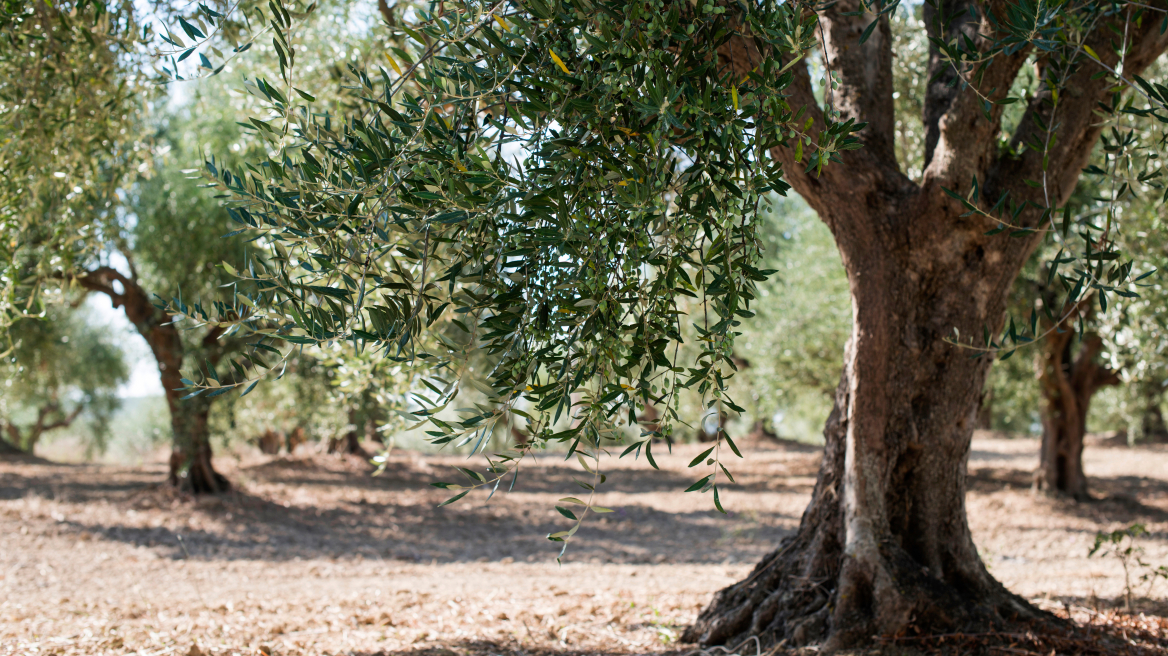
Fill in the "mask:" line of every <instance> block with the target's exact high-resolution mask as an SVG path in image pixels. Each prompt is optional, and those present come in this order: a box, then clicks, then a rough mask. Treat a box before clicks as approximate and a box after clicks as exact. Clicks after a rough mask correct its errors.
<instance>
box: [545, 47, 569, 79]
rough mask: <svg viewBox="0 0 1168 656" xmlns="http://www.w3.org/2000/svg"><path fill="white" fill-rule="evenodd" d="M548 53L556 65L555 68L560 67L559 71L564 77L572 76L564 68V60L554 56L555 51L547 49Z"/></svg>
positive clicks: (565, 67)
mask: <svg viewBox="0 0 1168 656" xmlns="http://www.w3.org/2000/svg"><path fill="white" fill-rule="evenodd" d="M548 52H549V53H551V55H552V61H554V62H555V63H556V66H559V67H560V70H562V71H563V72H564V73H565V74H566V75H571V74H572V71H569V70H568V67H567V66H564V60H562V59H560V56H559V55H557V54H556V51H555V50H552V49H551V48H548Z"/></svg>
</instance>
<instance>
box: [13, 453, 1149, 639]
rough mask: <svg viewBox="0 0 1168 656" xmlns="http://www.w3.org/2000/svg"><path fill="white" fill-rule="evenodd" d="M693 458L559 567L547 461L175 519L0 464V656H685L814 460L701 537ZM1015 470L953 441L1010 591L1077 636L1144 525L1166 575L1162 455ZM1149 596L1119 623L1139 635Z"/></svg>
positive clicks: (276, 493)
mask: <svg viewBox="0 0 1168 656" xmlns="http://www.w3.org/2000/svg"><path fill="white" fill-rule="evenodd" d="M697 449H698V447H696V445H695V446H683V447H678V448H675V450H674V454H673V455H665V454H661V455H658V456H657V460H658V463H659V464H660V465H661V467H662V469H663V471H660V472H652V471H647V469H648V468H647V465H646V464H645V463H644V460H643V459H642V460H641V461H639V462H633V461H630V460H628V459H626V460H624V461H613V462H612V463H611V464H610V465H609V467H610V470H609V472H608V475H609V479H608V482H607V483H606V484H605V485H604V486H602V488H601V490H602V492H601V493H600V494H599V495H598V498H597V503H599V504H600V505H602V506H606V507H608V508H612V509H613V510H614V511H615V512H613V513H611V514H607V515H600V516H597V517H596V518H590V519H589V521H588V522H587V523H586V524H585V525H584V528H582V529H581V530H580V531H579V533H578V534H577V536H576V539H575V541H574V542H573V543H572V544H571V546H570V548H569V550H568V552H567V555H566V556H565V559H564V564H563V565H562V566H561V565H557V564H556V562H555V557H556V555H557V553H558V550H557V548H556V546H555V545H553V544H552V543H550V542H548V541H547V540H546V539H545V538H544V536H545V535H546V534H547V533H549V532H553V531H562V530H565V529H566V528H568V526H569V525H570V522H569V521H568V520H566V519H565V518H563V517H561V516H560V515H559V514H558V513H557V512H556V511H555V510H554V505H555V501H556V499H558V498H560V497H564V496H569V495H571V496H579V495H580V493H581V492H582V491H581V490H580V489H579V488H577V487H576V486H575V484H574V483H573V482H572V478H573V477H581V478H583V472H582V471H581V470H580V466H579V465H578V464H577V463H576V462H575V461H571V462H565V461H564V460H563V459H562V458H561V457H559V456H552V455H549V456H543V457H540V458H538V459H536V461H535V462H532V463H529V464H526V465H524V467H523V468H522V470H521V474H520V477H519V481H518V483H517V484H516V486H515V489H514V491H512V492H511V493H509V494H504V493H503V491H502V490H500V492H499V493H498V494H496V495H495V496H494V498H492V499H490V500H489V501H488V500H487V496H486V494H485V493H483V494H479V493H476V494H473V495H470V496H468V497H467V498H465V499H463V500H462V501H461V502H459V503H457V504H455V505H452V506H447V507H445V508H437V507H436V505H437V504H438V503H439V502H441V501H442V500H443V499H445V498H446V497H448V496H449V493H447V492H446V491H444V490H439V489H435V488H433V487H430V486H429V485H427V484H428V483H430V482H433V481H435V480H448V481H449V480H455V479H454V478H453V476H454V475H453V474H451V472H450V471H449V466H450V465H463V466H465V465H467V464H468V463H467V461H466V460H465V459H463V458H460V457H450V456H441V457H439V456H422V455H418V454H410V453H404V454H402V453H399V454H395V455H392V456H391V457H390V461H389V465H388V467H387V470H386V472H385V473H384V474H383V475H381V476H378V477H371V476H369V472H370V467H369V466H368V465H366V464H365V463H363V462H362V461H360V460H357V459H353V458H350V459H347V460H345V459H337V458H333V457H329V456H320V455H303V456H295V457H277V458H272V457H261V456H258V455H250V456H243V457H241V458H239V459H238V460H233V459H232V458H230V457H221V458H220V459H219V461H218V463H219V466H220V468H221V470H222V471H223V472H224V473H225V474H227V475H228V476H229V477H230V478H231V479H232V480H233V481H234V483H235V484H236V489H235V491H234V492H232V493H231V494H229V495H226V496H223V497H219V498H209V499H197V500H196V499H192V498H189V497H184V496H181V495H177V494H175V493H172V492H169V491H168V490H167V489H165V488H160V487H158V486H157V485H155V484H156V483H157V482H158V481H159V480H161V479H162V477H163V475H164V468H163V466H162V465H161V464H156V465H149V466H146V467H142V468H127V467H116V466H109V465H62V464H53V463H49V462H46V461H40V460H22V461H12V460H9V461H0V656H7V655H8V654H129V653H137V654H140V655H141V656H162V655H163V654H179V655H187V654H214V655H216V656H227V655H230V654H260V653H264V654H289V655H291V654H297V655H299V654H334V655H335V654H378V653H385V654H391V653H404V652H412V653H418V654H423V655H428V656H460V655H462V654H466V653H471V652H473V653H476V654H482V653H510V654H525V653H526V654H547V653H551V652H562V653H572V654H582V653H597V652H604V653H609V654H628V653H646V652H663V651H673V650H678V649H685V647H684V646H679V645H677V644H676V642H675V640H676V637H677V636H678V635H679V633H680V630H681V628H682V627H684V625H685V624H686V623H687V622H689V621H691V620H692V619H693V618H694V616H695V615H696V614H697V612H698V611H699V610H700V609H701V608H702V606H703V605H704V604H705V603H707V602H708V601H709V599H710V596H711V593H713V592H714V591H715V590H717V589H719V588H721V587H723V586H725V585H728V584H730V583H732V582H734V581H735V580H737V579H740V578H742V577H743V576H744V575H745V574H746V573H747V572H748V570H749V569H750V566H751V564H752V563H753V562H754V561H756V560H757V559H758V558H760V557H761V556H762V555H764V554H765V553H766V552H768V551H769V550H770V549H772V548H773V547H774V546H775V544H776V543H777V542H778V541H779V540H780V539H781V538H782V537H783V536H785V535H787V534H789V533H790V532H791V531H792V530H793V529H794V528H795V527H796V526H797V524H798V521H799V517H800V514H801V513H802V510H803V508H804V505H805V504H806V502H807V499H808V496H809V494H810V490H811V486H812V484H813V482H814V475H815V471H816V466H817V463H818V459H819V450H818V449H816V448H812V447H807V446H800V445H797V444H785V445H773V444H771V445H767V444H760V445H754V446H752V448H750V449H749V452H748V453H747V454H746V455H747V459H746V460H745V461H744V462H737V463H734V464H732V471H733V472H734V473H735V476H736V478H737V480H738V484H737V485H735V486H728V487H727V488H726V490H725V492H724V493H723V498H722V501H723V504H724V505H725V506H726V508H727V509H728V510H729V511H730V512H729V514H727V515H721V514H719V513H717V512H715V511H714V510H713V507H712V506H713V504H712V499H710V498H709V496H707V495H700V494H698V493H691V494H683V493H682V492H681V490H682V489H684V488H685V487H686V486H687V485H688V484H689V483H690V482H691V481H692V480H693V479H695V478H697V476H695V475H694V474H693V471H692V470H690V471H687V470H686V465H687V464H688V462H689V461H690V459H691V458H693V457H694V456H695V455H696V454H697V453H698V451H697ZM659 450H660V451H663V449H659ZM1036 451H1037V443H1036V442H1035V441H1033V440H1021V439H1019V440H1005V439H989V438H985V439H977V440H975V442H974V447H973V454H972V456H971V459H970V465H969V467H970V472H971V475H972V484H971V491H970V495H969V499H968V508H969V516H970V521H971V523H972V527H973V532H974V536H975V539H976V541H977V543H978V546H979V548H980V550H981V553H982V555H983V558H984V559H985V560H986V562H987V563H988V565H989V566H990V568H991V571H992V572H993V573H994V575H996V576H997V577H998V578H999V579H1000V580H1002V581H1003V582H1004V583H1005V584H1006V585H1007V586H1008V587H1009V588H1010V589H1012V590H1014V591H1016V592H1018V593H1020V594H1022V595H1024V596H1026V597H1029V598H1031V599H1033V600H1035V601H1037V602H1039V603H1041V604H1043V605H1044V606H1046V607H1048V608H1062V607H1064V605H1065V606H1067V607H1070V608H1071V609H1072V610H1073V611H1074V612H1076V613H1078V616H1079V617H1080V619H1082V618H1083V617H1089V616H1091V614H1093V613H1094V612H1095V610H1094V609H1106V608H1108V607H1113V606H1114V605H1115V604H1116V603H1117V599H1118V598H1119V597H1120V596H1121V592H1122V589H1123V584H1124V579H1123V572H1122V568H1121V565H1120V563H1119V562H1118V561H1117V560H1113V559H1099V558H1091V559H1088V558H1087V552H1088V550H1089V548H1090V546H1091V543H1092V541H1093V539H1094V535H1095V533H1096V531H1099V530H1112V529H1115V528H1119V527H1123V526H1127V525H1129V524H1132V523H1136V522H1140V523H1144V524H1145V525H1146V526H1147V528H1148V530H1149V531H1150V532H1151V534H1150V535H1149V536H1147V537H1146V538H1145V539H1144V540H1143V541H1142V546H1143V547H1144V548H1145V549H1146V554H1145V560H1147V561H1148V562H1152V563H1155V564H1168V450H1166V449H1164V448H1140V449H1128V448H1116V447H1103V446H1093V447H1091V448H1089V449H1088V452H1087V461H1086V469H1087V472H1088V474H1089V476H1091V481H1092V484H1093V491H1094V494H1095V495H1096V496H1097V497H1098V498H1099V500H1098V501H1095V502H1092V503H1086V504H1074V503H1070V502H1062V501H1052V500H1048V499H1045V498H1036V497H1035V496H1033V495H1032V494H1031V493H1030V491H1029V480H1030V472H1031V470H1032V468H1033V466H1034V463H1035V461H1036ZM474 462H475V461H472V464H473V463H474ZM629 470H636V471H635V472H634V471H629ZM703 475H704V474H703ZM1166 593H1168V582H1164V581H1162V582H1160V584H1159V587H1158V588H1153V589H1152V594H1151V598H1150V599H1149V600H1145V601H1143V602H1141V604H1142V605H1141V608H1142V610H1143V611H1144V612H1145V613H1147V614H1148V616H1149V617H1148V621H1149V622H1151V624H1149V626H1152V627H1153V630H1162V629H1163V627H1164V626H1165V623H1164V621H1163V619H1162V618H1163V617H1164V616H1165V615H1166V614H1168V613H1166V612H1165V611H1166V610H1168V608H1166V605H1165V603H1164V601H1163V600H1164V598H1165V595H1166ZM1155 627H1159V629H1156V628H1155ZM751 653H753V652H751ZM1026 653H1029V652H1026Z"/></svg>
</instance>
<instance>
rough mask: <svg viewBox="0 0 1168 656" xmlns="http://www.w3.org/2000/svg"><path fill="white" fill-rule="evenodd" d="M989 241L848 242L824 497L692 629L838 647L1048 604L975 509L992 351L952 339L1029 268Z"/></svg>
mask: <svg viewBox="0 0 1168 656" xmlns="http://www.w3.org/2000/svg"><path fill="white" fill-rule="evenodd" d="M856 223H858V222H856ZM856 223H853V224H852V225H855V224H856ZM869 243H876V239H875V238H874V239H873V240H872V241H871V242H869ZM978 251H979V248H978V247H977V246H976V244H974V245H972V247H971V252H969V253H967V254H966V255H967V257H962V256H961V255H958V256H956V257H953V258H952V260H954V261H955V264H953V265H950V266H939V265H940V264H941V262H940V261H939V260H940V259H941V258H946V259H948V258H949V257H950V254H947V253H946V254H943V253H942V252H941V251H940V250H936V247H935V245H933V244H931V243H930V240H922V241H921V242H919V243H918V244H913V245H912V246H911V247H910V248H909V249H907V250H905V251H902V252H900V253H899V254H896V252H895V251H892V253H894V254H895V255H894V256H893V257H890V258H888V260H885V261H882V260H881V259H880V258H871V259H870V260H868V261H866V262H857V261H855V258H856V257H857V256H861V257H862V256H864V255H865V249H861V248H857V249H855V250H852V251H850V252H849V250H848V249H845V261H846V260H847V259H852V260H853V261H852V266H850V267H849V274H850V278H851V283H852V298H853V308H854V311H855V326H854V329H853V333H852V337H851V340H850V341H849V344H848V349H847V355H846V361H845V367H844V373H843V376H842V380H841V382H840V385H839V388H838V390H837V392H836V398H835V408H834V410H833V411H832V414H831V417H830V418H829V419H828V423H827V428H826V430H825V433H824V435H825V439H826V447H825V455H824V460H823V464H822V466H821V468H820V472H819V478H818V482H817V484H816V487H815V491H814V494H813V496H812V500H811V503H810V505H809V507H808V508H807V510H806V512H805V513H804V515H803V519H802V522H801V525H800V527H799V530H798V533H797V534H796V535H795V536H794V537H793V538H790V539H789V540H787V541H786V542H785V543H784V544H783V545H782V546H780V547H779V549H777V550H776V551H774V552H773V553H772V554H771V555H769V556H768V557H767V558H766V559H764V560H763V561H762V563H760V564H759V565H758V567H756V568H755V570H754V572H753V573H752V574H751V575H750V577H748V578H747V579H746V580H745V581H743V582H741V583H738V584H736V585H734V586H731V587H729V588H726V589H725V590H722V591H721V592H719V593H718V595H717V596H716V597H715V599H714V602H713V603H712V604H711V605H710V606H709V607H708V608H707V609H706V610H705V612H703V613H702V615H701V616H700V617H699V618H698V621H697V622H696V623H695V624H694V625H693V626H692V627H690V629H689V630H688V631H687V632H686V634H685V635H684V636H683V640H686V641H690V642H700V643H703V644H728V645H733V644H737V642H738V641H741V640H743V639H745V638H746V637H748V636H759V637H760V638H762V639H763V641H764V643H772V644H773V643H775V642H778V641H781V640H786V641H787V644H788V645H800V644H806V643H809V642H813V641H823V640H825V641H826V644H825V645H824V647H825V648H826V649H832V648H836V647H843V646H848V645H854V644H857V643H861V642H865V641H867V640H868V639H869V638H871V637H872V636H877V635H882V634H886V633H892V632H897V631H903V630H905V629H906V628H908V627H913V628H915V629H917V630H922V631H929V630H939V631H943V632H949V631H962V630H975V629H984V628H986V627H988V626H994V625H996V624H1003V623H1005V622H1007V621H1010V620H1013V619H1016V618H1036V617H1039V616H1040V613H1039V612H1038V611H1036V610H1035V609H1033V607H1031V606H1030V605H1029V604H1027V603H1026V602H1025V601H1023V600H1021V599H1020V598H1018V597H1016V596H1015V595H1013V594H1011V593H1010V592H1008V591H1007V590H1006V589H1005V588H1004V587H1003V586H1002V585H1001V584H1000V583H998V582H997V581H996V580H994V578H993V577H991V576H990V575H989V573H988V572H987V571H986V568H985V566H984V565H983V564H982V562H981V559H980V558H979V556H978V552H977V547H976V546H975V545H974V543H973V539H972V536H971V534H970V531H969V526H968V523H967V522H966V515H965V483H966V462H967V458H968V455H969V447H970V440H971V437H972V432H973V427H974V425H975V422H976V420H977V414H978V408H979V405H980V399H981V394H982V388H983V385H984V381H985V377H986V373H987V372H988V368H989V365H990V363H991V358H990V357H988V356H983V357H980V358H975V359H971V358H970V357H969V353H968V352H966V351H962V350H961V349H959V348H957V347H955V346H953V345H951V344H949V343H947V342H946V341H945V339H944V338H945V337H946V333H948V332H949V328H948V327H951V326H955V325H956V326H960V327H962V328H965V329H967V330H969V329H972V328H973V327H975V326H981V325H987V324H988V325H996V324H999V323H1000V321H1001V319H1000V318H1001V315H1002V314H1001V313H1002V310H1003V307H1004V300H1005V291H1006V290H1007V289H1009V286H1010V282H1011V281H1012V280H1013V275H1012V274H1006V275H1003V274H1001V273H998V274H992V273H991V272H990V271H988V270H987V269H988V268H990V267H991V266H992V265H989V264H987V263H986V262H985V261H984V258H981V257H979V256H978ZM848 256H851V258H849V257H848ZM963 261H964V263H963ZM975 273H977V274H979V275H973V274H975Z"/></svg>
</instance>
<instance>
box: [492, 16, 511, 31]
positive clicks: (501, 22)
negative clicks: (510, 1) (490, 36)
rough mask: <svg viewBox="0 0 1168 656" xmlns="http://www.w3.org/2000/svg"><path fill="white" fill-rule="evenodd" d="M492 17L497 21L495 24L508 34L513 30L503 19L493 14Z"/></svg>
mask: <svg viewBox="0 0 1168 656" xmlns="http://www.w3.org/2000/svg"><path fill="white" fill-rule="evenodd" d="M492 17H493V18H494V19H495V22H496V23H498V24H499V27H501V28H503V29H504V30H506V31H507V32H510V31H511V28H509V27H507V23H505V22H503V19H502V18H499V17H498V16H494V15H493V14H492Z"/></svg>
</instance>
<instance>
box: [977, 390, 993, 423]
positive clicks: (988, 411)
mask: <svg viewBox="0 0 1168 656" xmlns="http://www.w3.org/2000/svg"><path fill="white" fill-rule="evenodd" d="M974 428H977V429H978V430H993V429H994V391H993V390H992V389H988V390H986V391H985V393H984V394H982V395H981V406H980V407H978V409H977V425H976V426H974Z"/></svg>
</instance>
